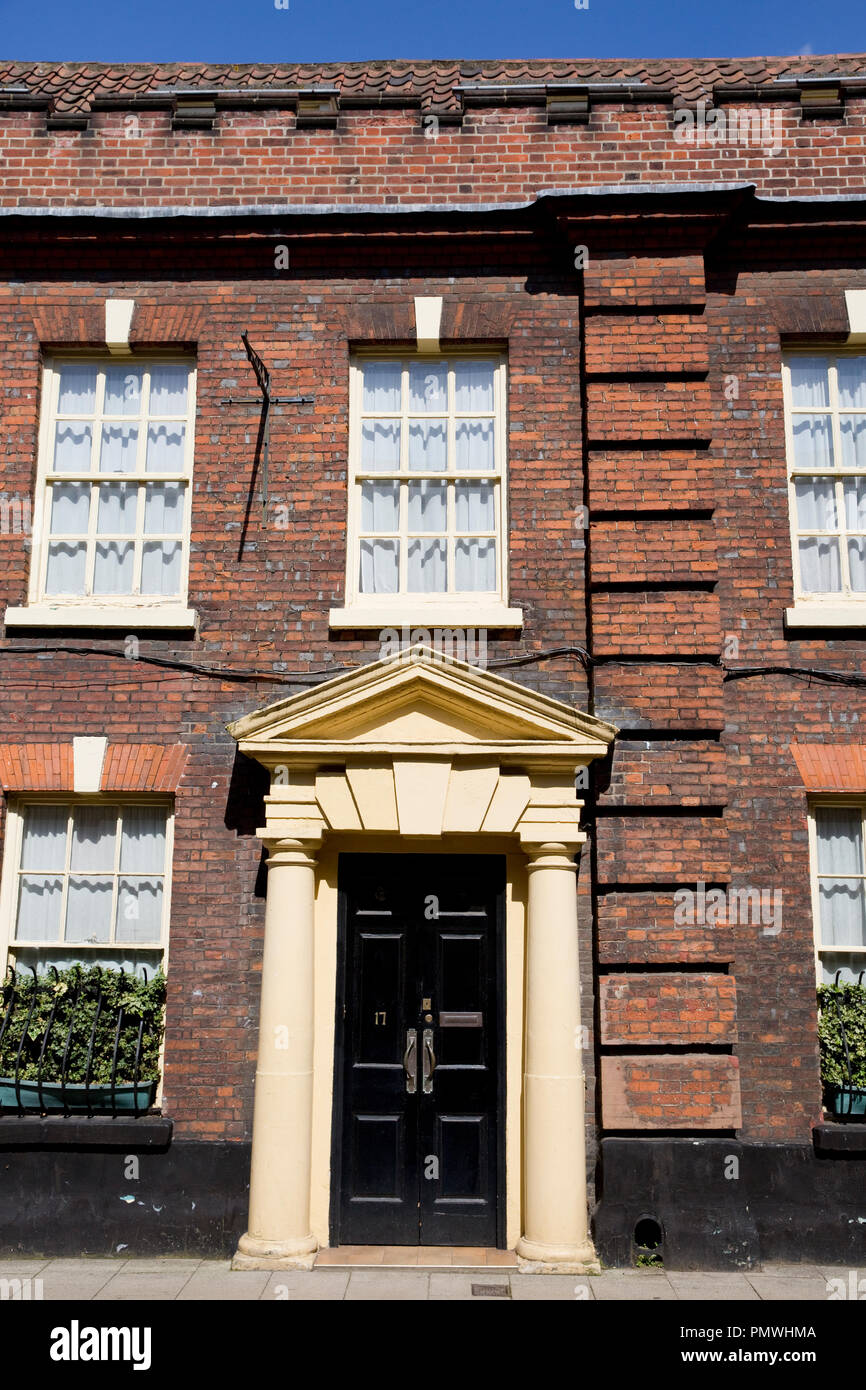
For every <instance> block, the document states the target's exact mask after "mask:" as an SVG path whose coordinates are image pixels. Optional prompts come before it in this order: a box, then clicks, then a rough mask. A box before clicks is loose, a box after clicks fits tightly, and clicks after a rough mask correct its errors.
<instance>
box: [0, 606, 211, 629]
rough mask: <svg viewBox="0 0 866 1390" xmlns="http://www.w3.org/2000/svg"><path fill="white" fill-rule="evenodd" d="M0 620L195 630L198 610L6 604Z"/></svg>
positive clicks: (17, 623) (10, 624)
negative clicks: (13, 606) (10, 606)
mask: <svg viewBox="0 0 866 1390" xmlns="http://www.w3.org/2000/svg"><path fill="white" fill-rule="evenodd" d="M3 621H4V622H5V624H6V626H7V627H113V628H122V629H123V630H124V632H135V631H136V630H137V629H138V628H143V627H153V628H161V629H163V630H169V629H177V630H182V631H190V630H195V628H196V626H197V624H198V614H197V613H196V611H195V609H194V608H181V607H180V606H179V605H178V606H177V607H171V608H169V607H168V606H156V605H154V606H153V607H148V608H144V607H141V608H132V607H129V608H125V607H123V606H122V605H119V604H118V605H117V606H116V607H111V606H109V605H107V604H106V605H104V606H103V605H102V604H71V603H70V604H46V603H34V604H31V605H29V606H28V607H21V608H7V609H6V612H5V614H4V618H3Z"/></svg>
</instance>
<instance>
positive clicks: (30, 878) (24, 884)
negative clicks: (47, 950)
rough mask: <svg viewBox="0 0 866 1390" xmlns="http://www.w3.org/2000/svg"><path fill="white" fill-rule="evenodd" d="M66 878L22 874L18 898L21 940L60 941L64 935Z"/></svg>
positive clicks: (18, 933) (17, 932)
mask: <svg viewBox="0 0 866 1390" xmlns="http://www.w3.org/2000/svg"><path fill="white" fill-rule="evenodd" d="M62 896H63V880H62V878H57V877H53V878H52V877H51V876H50V875H45V874H22V875H21V886H20V893H19V897H18V925H17V927H16V932H15V935H16V937H17V938H18V940H19V941H56V940H57V938H58V937H59V935H60V903H61V899H62Z"/></svg>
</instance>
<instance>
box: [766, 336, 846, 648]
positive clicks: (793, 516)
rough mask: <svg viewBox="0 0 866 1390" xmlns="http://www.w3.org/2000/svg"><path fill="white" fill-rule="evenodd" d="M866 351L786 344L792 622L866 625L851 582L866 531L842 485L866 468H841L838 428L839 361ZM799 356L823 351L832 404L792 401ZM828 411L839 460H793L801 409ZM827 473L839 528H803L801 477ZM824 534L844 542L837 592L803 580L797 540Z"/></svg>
mask: <svg viewBox="0 0 866 1390" xmlns="http://www.w3.org/2000/svg"><path fill="white" fill-rule="evenodd" d="M863 356H866V347H864V346H862V345H859V346H858V345H853V346H851V347H843V346H837V347H830V348H828V347H827V346H826V345H823V344H822V345H817V344H815V345H812V346H809V345H806V344H802V345H800V344H798V345H796V346H792V347H790V348H786V349H785V350H784V353H783V357H782V397H783V401H784V414H785V458H786V468H787V474H788V519H789V524H790V533H791V563H792V566H793V574H794V606H793V608H789V609H787V610H786V613H785V620H786V623H787V625H788V626H789V627H812V626H818V627H852V626H853V627H860V626H866V593H859V594H858V593H853V592H851V589H850V584H848V585H846V579H847V577H848V573H849V571H848V546H847V540H848V536H849V534H851V535H853V534H857V535H861V534H863V533H861V532H856V533H854V532H849V531H848V529H847V525H846V521H845V510H844V499H843V490H842V485H843V483H844V481H845V480H849V479H853V478H863V477H866V470H864V471H863V472H860V471H859V470H857V469H855V468H844V469H843V468H842V466H841V458H842V447H841V437H840V432H839V392H838V380H837V373H836V361H837V360H838V359H839V358H841V357H863ZM797 357H820V358H823V359H824V360H825V361H826V362H827V364H828V369H829V370H828V374H827V376H828V383H829V388H828V389H829V396H830V400H829V405H828V407H827V409H826V411H821V410H818V411H816V410H814V409H806V407H801V408H795V407H794V405H793V402H792V393H791V368H790V364H791V361H792V360H793V359H795V358H797ZM861 413H862V414H863V415H864V416H866V410H863V411H859V410H855V409H846V410H845V411H844V414H846V415H849V414H853V415H857V414H861ZM810 414H827V415H829V417H830V422H831V430H832V437H833V455H834V458H835V460H836V466H835V467H834V468H833V469H825V470H817V469H815V468H798V467H797V466H796V465H795V461H794V457H795V456H794V429H793V425H794V418H795V416H797V415H810ZM817 477H821V478H825V477H826V478H827V479H829V480H831V481H833V482H834V483H835V484H836V488H835V492H836V515H837V521H838V529H837V530H836V531H835V532H831V531H825V532H820V533H818V532H814V533H813V532H801V531H800V528H799V526H798V521H797V497H796V483H797V482H798V480H800V479H804V478H817ZM812 534H821V535H824V536H832V535H835V536H836V538H837V539H838V543H839V547H840V564H841V567H842V582H843V587H842V589H841V590H840V591H839V592H838V593H827V594H824V593H815V592H813V591H810V590H804V589H803V586H802V584H801V581H800V549H799V545H798V541H799V538H800V536H801V535H812Z"/></svg>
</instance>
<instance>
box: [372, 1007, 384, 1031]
mask: <svg viewBox="0 0 866 1390" xmlns="http://www.w3.org/2000/svg"><path fill="white" fill-rule="evenodd" d="M385 1019H386V1014H385V1011H384V1009H383V1010H382V1012H381V1013H378V1014H374V1015H373V1027H374V1028H384V1027H385Z"/></svg>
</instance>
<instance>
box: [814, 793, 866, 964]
mask: <svg viewBox="0 0 866 1390" xmlns="http://www.w3.org/2000/svg"><path fill="white" fill-rule="evenodd" d="M864 821H866V803H860V804H839V803H835V804H831V803H825V804H819V805H815V806H813V807H812V816H811V824H812V866H813V874H812V879H813V883H812V892H813V903H814V919H815V936H816V948H817V959H818V980H819V983H822V984H830V983H832V981H833V980H834V979H835V977H836V973H837V971H838V972H840V974H839V978H840V980H856V979H857V977H858V976H859V974H860V972H861V970H862V971H866V859H864V853H866V833H864ZM864 978H866V975H864Z"/></svg>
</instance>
